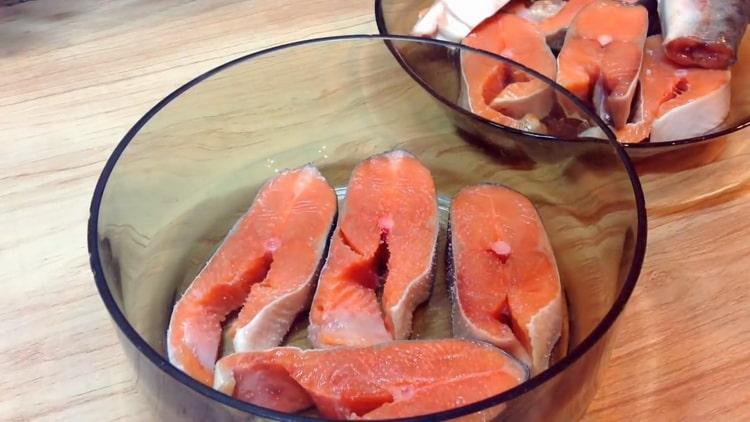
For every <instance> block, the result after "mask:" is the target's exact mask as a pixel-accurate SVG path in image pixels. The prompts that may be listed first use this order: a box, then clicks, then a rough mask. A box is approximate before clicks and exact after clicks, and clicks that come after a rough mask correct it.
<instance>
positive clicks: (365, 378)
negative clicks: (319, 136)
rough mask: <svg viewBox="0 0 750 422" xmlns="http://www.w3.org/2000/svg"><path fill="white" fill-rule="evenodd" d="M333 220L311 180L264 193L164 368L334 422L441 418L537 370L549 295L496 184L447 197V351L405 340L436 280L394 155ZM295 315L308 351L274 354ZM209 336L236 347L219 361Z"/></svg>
mask: <svg viewBox="0 0 750 422" xmlns="http://www.w3.org/2000/svg"><path fill="white" fill-rule="evenodd" d="M336 213H337V197H336V193H335V191H334V190H333V189H332V188H331V187H330V185H329V184H328V183H327V181H326V179H325V178H324V177H323V176H322V175H321V173H320V172H319V171H318V170H317V169H316V168H315V167H313V166H311V165H308V166H305V167H302V168H299V169H295V170H289V171H285V172H283V173H281V174H279V175H278V176H276V177H274V178H272V179H271V180H270V181H268V182H267V183H266V184H265V185H264V186H263V187H262V188H261V189H260V192H259V193H258V194H257V196H256V198H255V200H254V202H253V204H252V206H251V207H250V209H249V210H248V211H247V213H246V214H245V215H244V216H242V217H241V218H240V220H239V221H238V222H237V223H236V225H235V227H234V228H233V229H232V230H231V231H230V233H229V234H228V235H227V237H226V239H225V240H224V242H223V243H222V244H221V245H220V246H219V248H218V250H217V251H216V252H215V253H214V255H213V256H212V257H211V259H210V260H209V262H208V263H207V264H206V266H205V267H204V268H203V270H202V271H201V272H200V274H198V276H197V277H196V279H195V280H194V281H193V282H192V284H191V285H190V286H189V288H188V289H187V291H186V292H185V293H184V294H183V295H182V297H181V298H180V299H179V300H178V301H177V303H176V304H175V307H174V310H173V312H172V316H171V321H170V324H169V330H168V333H167V350H168V355H169V360H170V362H171V363H172V364H174V365H175V366H177V367H178V368H180V369H182V370H183V371H185V372H186V373H187V374H189V375H191V376H192V377H194V378H195V379H197V380H199V381H201V382H203V383H204V384H207V385H213V387H214V388H216V389H218V390H220V391H222V392H224V393H226V394H229V395H232V396H234V397H236V398H238V399H240V400H244V401H247V402H249V403H252V404H256V405H259V406H264V407H267V408H271V409H275V410H278V411H283V412H297V411H301V410H304V409H307V408H309V407H312V406H314V407H315V408H316V409H317V410H318V411H319V412H320V414H321V415H323V416H325V417H330V418H336V419H358V418H364V419H382V418H397V417H409V416H416V415H421V414H428V413H434V412H438V411H443V410H449V409H452V408H454V407H459V406H461V405H465V404H470V403H473V402H476V401H479V400H482V399H485V398H487V397H491V396H493V395H497V394H500V393H502V392H503V391H506V390H508V389H510V388H512V387H515V386H517V385H518V384H520V383H522V382H523V381H525V380H526V379H527V378H528V377H529V375H533V374H536V373H539V372H540V371H542V370H544V369H546V368H547V366H548V365H549V360H550V355H551V352H552V349H553V347H554V346H555V344H556V343H557V341H558V338H559V337H560V334H561V329H562V315H563V310H562V302H563V301H562V287H561V284H560V279H559V275H558V271H557V266H556V263H555V258H554V255H553V252H552V248H551V247H550V244H549V240H548V239H547V235H546V232H545V231H544V228H543V226H542V222H541V219H540V217H539V215H538V213H537V211H536V209H535V208H534V206H533V205H532V203H531V202H530V201H529V200H528V199H527V198H526V197H524V196H523V195H521V194H519V193H517V192H515V191H512V190H510V189H508V188H505V187H502V186H498V185H478V186H470V187H466V188H464V189H463V190H461V191H460V192H459V193H457V194H456V196H455V197H454V199H453V201H452V206H451V210H450V228H449V229H448V243H449V245H450V246H449V247H448V254H447V260H448V265H447V266H448V267H449V268H450V270H449V274H448V275H449V277H450V292H451V297H452V301H453V306H452V309H453V312H452V317H453V334H454V335H455V336H456V337H458V338H446V339H439V340H410V337H411V335H412V316H413V314H414V312H415V310H416V308H417V307H418V306H420V305H421V304H423V303H424V302H425V301H427V299H428V298H429V296H430V293H431V291H432V289H433V284H434V276H435V271H434V269H435V260H436V251H437V244H438V235H439V232H440V222H439V211H438V206H437V193H436V189H435V184H434V181H433V178H432V175H431V173H430V170H429V169H428V168H427V167H426V166H425V165H424V164H422V162H421V161H420V160H419V159H417V157H415V156H414V155H412V154H411V153H408V152H405V151H391V152H388V153H384V154H379V155H375V156H372V157H370V158H368V159H367V160H365V161H363V162H361V163H359V164H358V165H357V166H356V167H355V168H354V170H353V172H352V175H351V178H350V180H349V184H348V186H347V189H346V198H345V201H344V202H343V205H342V206H341V208H340V210H339V211H338V217H336ZM334 220H337V221H336V223H335V228H333V229H332V226H333V225H334ZM331 233H332V234H331ZM326 249H327V250H328V251H327V253H326V252H325V251H326ZM326 255H327V256H326ZM324 257H325V259H324ZM318 273H319V277H318ZM308 307H309V309H310V311H309V315H308V319H309V327H308V334H309V338H310V341H311V343H312V345H313V346H314V347H315V349H312V350H302V349H299V348H294V347H277V346H279V345H280V344H282V343H283V341H284V337H285V336H286V335H287V333H288V331H289V330H290V327H291V326H292V324H293V323H294V321H295V319H296V318H297V317H298V316H299V315H300V314H302V315H304V311H305V310H307V309H308ZM232 313H237V317H236V318H235V319H234V320H233V321H232V322H230V321H231V318H230V315H231V314H232ZM223 333H226V334H228V335H229V336H230V337H231V338H232V340H233V347H234V353H231V354H229V355H227V356H225V357H221V356H222V355H225V353H224V352H223V351H222V350H221V347H220V343H221V338H222V335H223ZM217 360H218V361H217ZM500 411H502V407H495V408H494V409H490V410H487V411H486V414H484V415H483V417H488V418H489V417H492V416H494V415H497V413H498V412H500Z"/></svg>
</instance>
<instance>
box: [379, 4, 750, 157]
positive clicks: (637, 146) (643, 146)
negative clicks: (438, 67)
mask: <svg viewBox="0 0 750 422" xmlns="http://www.w3.org/2000/svg"><path fill="white" fill-rule="evenodd" d="M383 1H384V0H375V24H376V25H377V27H378V33H380V35H384V36H399V35H393V34H390V33H389V32H388V25H387V24H386V22H385V16H384V15H383ZM448 43H450V44H456V43H451V42H448ZM391 52H392V53H393V54H394V55H395V56H396V59H397V60H398V61H399V63H401V66H402V67H403V68H404V70H405V71H406V72H408V73H409V74H411V75H412V77H414V78H415V79H419V78H418V77H417V76H416V75H414V74H413V73H412V72H411V71H410V70H409V69H408V66H407V64H406V63H404V62H403V61H402V60H401V58H400V57H398V56H397V55H396V53H395V52H394V51H393V50H391ZM514 63H515V62H514ZM516 65H517V66H519V67H521V68H523V69H524V70H525V71H530V72H529V73H532V74H534V76H536V77H539V78H540V79H545V80H547V79H548V78H547V77H545V76H544V75H540V74H538V73H537V72H535V71H532V70H531V69H529V68H527V67H526V66H524V65H521V64H519V63H516ZM418 82H419V83H420V84H421V85H422V87H423V88H425V89H427V90H428V91H429V92H430V93H431V94H433V95H435V96H437V97H439V98H440V100H441V101H443V102H444V103H448V102H447V101H446V100H444V99H442V98H441V97H440V96H439V95H437V94H435V93H434V91H433V90H432V89H431V88H430V87H429V86H428V85H427V84H426V83H424V82H423V81H421V80H418ZM560 89H563V90H565V88H562V87H560ZM565 91H566V92H568V91H567V90H565ZM576 100H578V98H577V97H576ZM576 103H577V104H576V105H578V106H579V107H584V108H586V109H588V106H586V105H584V104H583V102H581V101H576ZM448 106H449V107H451V108H454V109H457V110H462V109H461V108H460V107H457V106H455V105H451V104H448ZM464 114H467V113H464ZM471 116H472V118H475V119H478V120H481V121H483V122H484V123H486V124H490V125H492V126H497V127H500V128H502V129H506V130H514V131H518V130H517V129H513V128H510V127H508V126H505V125H502V124H500V123H496V122H493V121H491V120H488V119H485V118H484V117H481V116H478V115H476V114H471ZM597 118H598V117H597ZM746 127H750V117H748V118H746V119H744V120H743V121H741V122H740V123H738V124H736V125H734V126H732V127H728V128H725V129H722V130H717V131H716V132H709V133H704V134H703V135H698V136H693V137H690V138H683V139H675V140H673V141H665V142H622V143H620V144H621V145H622V146H623V147H624V148H625V149H626V150H629V149H634V150H651V149H653V150H658V149H665V148H668V147H674V146H684V145H693V144H700V143H703V142H708V141H712V140H716V139H718V138H721V137H723V136H727V135H731V134H732V133H735V132H739V131H741V130H743V129H745V128H746ZM518 132H521V133H523V134H524V135H525V136H528V137H532V138H538V139H540V140H541V139H544V140H552V141H558V142H561V141H563V142H564V141H567V140H565V139H561V138H558V137H555V136H550V135H541V134H535V133H533V132H525V131H518Z"/></svg>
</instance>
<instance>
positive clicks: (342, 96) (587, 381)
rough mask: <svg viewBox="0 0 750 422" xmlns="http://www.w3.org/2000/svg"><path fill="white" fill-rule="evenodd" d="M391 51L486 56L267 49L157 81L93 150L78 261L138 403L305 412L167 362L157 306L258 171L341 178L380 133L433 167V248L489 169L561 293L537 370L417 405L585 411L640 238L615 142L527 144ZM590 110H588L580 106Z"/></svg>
mask: <svg viewBox="0 0 750 422" xmlns="http://www.w3.org/2000/svg"><path fill="white" fill-rule="evenodd" d="M391 49H397V50H400V51H410V52H411V53H414V54H418V55H422V56H423V57H433V56H440V55H445V54H447V53H448V52H449V50H451V51H453V50H455V49H459V50H460V51H461V53H462V54H467V55H477V57H482V58H483V59H485V60H503V59H500V58H498V57H497V56H492V55H490V54H487V53H483V52H479V51H476V50H472V49H469V48H464V47H459V46H455V45H450V44H445V43H441V42H437V41H430V40H422V39H417V38H408V37H382V36H367V35H361V36H344V37H334V38H324V39H317V40H309V41H302V42H297V43H292V44H287V45H284V46H280V47H274V48H270V49H268V50H264V51H261V52H258V53H253V54H250V55H247V56H245V57H242V58H239V59H237V60H234V61H231V62H229V63H227V64H225V65H222V66H219V67H218V68H216V69H213V70H211V71H209V72H207V73H205V74H203V75H201V76H199V77H197V78H195V79H193V80H192V81H190V82H188V83H187V84H185V85H184V86H182V87H181V88H179V89H177V90H176V91H175V92H173V93H171V94H170V95H169V96H167V97H166V98H165V99H164V100H162V101H161V102H159V103H158V104H157V105H156V106H155V107H154V108H152V109H151V110H150V111H149V112H148V113H146V115H145V116H143V117H142V118H141V119H140V120H139V121H138V122H137V123H136V124H135V126H133V128H132V129H131V130H130V131H129V132H128V133H127V134H126V136H125V137H124V139H123V140H122V141H121V142H120V143H119V144H118V146H117V147H116V149H115V150H114V152H113V154H112V156H111V157H110V158H109V160H108V161H107V163H106V166H105V168H104V170H103V172H102V174H101V177H100V178H99V181H98V183H97V186H96V190H95V192H94V197H93V200H92V203H91V216H90V220H89V231H88V240H89V252H90V256H91V267H92V269H93V273H94V278H95V280H96V285H97V288H98V290H99V293H100V295H101V298H102V300H103V301H104V304H105V306H106V308H107V309H108V311H109V312H110V315H111V316H112V318H113V320H114V322H115V326H116V329H117V331H118V333H119V334H120V337H121V342H122V344H123V347H124V349H125V351H126V354H127V356H128V357H129V359H130V360H131V361H132V363H133V365H134V367H135V370H136V371H137V374H138V378H137V379H138V384H139V385H138V387H139V388H138V391H139V392H141V393H142V394H143V395H144V396H145V397H146V398H147V399H148V400H151V401H152V402H153V404H154V406H153V409H154V417H155V418H156V419H158V420H247V419H251V418H254V417H259V418H261V417H262V418H269V419H279V420H312V419H315V417H316V416H315V414H314V413H305V414H303V415H299V414H296V415H289V414H283V413H279V412H275V411H272V410H269V409H264V408H261V407H258V406H254V405H252V404H248V403H244V402H241V401H238V400H235V399H233V398H232V397H230V396H227V395H224V394H222V393H219V392H217V391H215V390H213V389H211V388H209V387H206V386H204V385H203V384H201V383H199V382H198V381H196V380H194V379H192V378H190V377H189V376H187V375H186V374H185V373H183V372H181V371H180V370H179V369H177V368H176V367H174V366H172V365H171V364H170V363H169V362H168V360H167V359H166V357H165V356H166V355H165V346H164V344H165V334H166V329H167V324H168V321H169V316H170V311H171V308H172V305H173V304H174V302H175V299H176V298H177V297H179V295H180V294H181V292H182V291H183V290H184V288H185V287H186V285H187V283H189V282H190V281H191V280H192V278H193V277H194V276H195V274H196V273H197V271H198V270H199V269H200V268H201V267H202V265H203V264H204V263H205V262H206V260H207V258H208V257H209V256H210V255H211V253H212V251H213V250H214V249H215V247H216V246H217V245H218V244H219V242H220V241H221V239H222V238H223V237H224V236H225V234H226V233H227V231H228V230H229V228H230V227H231V225H232V224H233V222H234V221H235V220H236V219H237V218H238V217H239V216H240V215H241V214H242V213H243V212H244V210H246V208H247V207H248V206H249V204H250V203H251V202H252V199H253V196H254V194H255V192H256V191H257V190H258V188H259V187H260V185H261V184H262V183H263V181H264V180H266V179H267V178H269V177H271V176H273V175H274V174H276V172H278V171H279V170H281V169H284V168H291V167H297V166H301V165H304V164H306V163H308V162H312V163H314V164H315V165H317V166H318V168H320V170H321V172H322V173H323V174H324V175H325V177H326V178H327V179H328V181H329V182H330V183H331V184H332V185H333V186H335V187H336V188H341V187H344V186H345V185H346V183H347V180H348V177H349V173H350V171H351V170H352V168H353V167H354V166H355V165H356V164H357V163H358V162H359V161H360V160H362V159H364V158H366V157H368V156H370V155H373V154H377V153H380V152H383V151H387V150H391V149H396V148H402V149H406V150H409V151H411V152H413V153H414V154H416V155H417V156H418V157H419V158H420V159H421V160H422V161H423V163H425V165H426V166H427V167H429V168H430V169H431V171H432V173H433V176H434V179H435V183H436V187H437V189H438V192H439V195H440V208H441V223H442V224H443V231H442V233H441V241H440V246H441V248H444V243H445V242H444V236H445V232H444V229H445V227H444V225H445V223H446V219H447V206H448V205H449V202H450V198H451V196H452V195H453V194H454V193H456V192H457V191H458V190H459V189H460V188H461V187H463V186H465V185H468V184H474V183H479V182H496V183H502V184H505V185H507V186H509V187H511V188H513V189H516V190H517V191H519V192H522V193H524V194H525V195H527V196H528V197H530V198H531V200H532V201H533V202H534V203H535V205H536V206H537V208H538V210H539V212H540V214H541V216H542V218H543V220H544V222H545V225H546V228H547V230H548V233H549V237H550V240H551V243H552V246H553V249H554V251H555V254H556V258H557V262H558V266H559V270H560V275H561V280H562V283H563V289H564V292H565V298H566V301H567V318H566V324H565V330H564V334H563V338H562V339H561V341H560V342H559V344H558V345H557V348H556V351H555V355H554V358H553V362H552V365H551V366H550V368H549V369H548V370H546V371H544V372H542V373H540V374H539V375H537V376H535V377H533V378H532V379H530V380H529V381H527V382H525V383H524V384H522V385H520V386H518V387H516V388H513V389H511V390H508V391H506V392H504V393H502V394H500V395H497V396H494V397H489V398H487V399H486V400H483V401H481V402H479V403H473V404H469V405H467V406H463V407H460V408H455V409H451V410H449V411H445V412H441V413H437V414H433V415H426V416H425V417H424V418H423V419H425V420H428V419H429V420H435V419H447V418H455V417H459V416H464V415H470V414H474V413H477V412H483V411H487V410H489V409H492V408H493V407H496V408H497V407H500V406H502V407H504V408H505V411H504V412H503V413H502V414H501V418H510V419H514V420H519V419H524V420H526V419H528V420H537V419H544V420H571V419H572V418H578V417H580V416H581V415H582V414H583V412H584V411H585V409H586V406H587V405H588V403H589V401H590V400H591V398H592V396H593V394H594V391H595V389H596V386H597V383H598V379H599V370H600V368H601V367H602V366H603V365H605V364H606V360H607V359H608V350H609V348H610V344H611V339H612V335H613V333H614V332H615V325H616V324H615V322H616V320H617V318H618V316H619V315H620V313H621V312H622V310H623V307H624V306H625V304H626V302H627V301H628V298H629V297H630V295H631V292H632V291H633V288H634V286H635V284H636V280H637V278H638V275H639V272H640V269H641V263H642V260H643V256H644V252H645V245H646V215H645V209H644V203H643V196H642V192H641V188H640V185H639V182H638V179H637V177H636V175H635V172H634V170H633V168H632V166H631V164H630V162H629V160H628V158H627V156H626V154H625V153H624V150H623V149H622V147H621V146H620V145H618V144H617V143H616V142H615V141H614V140H613V139H612V138H610V139H607V140H606V141H602V140H592V139H588V140H576V141H569V142H568V141H542V142H540V141H539V139H537V138H536V137H533V136H530V135H528V134H524V133H522V132H517V131H506V130H499V129H498V128H497V127H494V126H488V127H483V126H482V124H481V122H479V123H477V122H476V121H475V120H474V119H469V118H468V116H470V113H468V112H467V111H466V110H461V113H457V112H455V108H451V109H450V112H449V108H448V107H447V106H446V105H445V104H443V103H441V102H439V101H435V100H434V98H435V97H434V96H433V95H432V94H428V93H427V92H426V91H425V90H424V89H423V88H422V87H421V86H420V85H419V84H418V83H417V82H416V81H415V80H414V79H413V78H411V77H410V76H408V75H407V74H406V73H405V72H403V69H402V68H401V66H400V64H399V63H398V62H397V60H395V58H394V56H393V54H392V52H391ZM504 62H505V63H506V65H509V66H515V67H516V68H517V70H518V71H525V70H524V69H523V68H521V67H518V66H517V65H515V64H513V63H512V62H510V61H507V60H504ZM440 71H441V72H450V70H449V69H444V68H441V69H440ZM452 71H453V72H454V74H455V73H456V71H457V70H456V69H453V70H452ZM442 76H446V73H443V74H442ZM454 76H455V75H454ZM528 76H529V78H534V77H536V76H535V75H534V74H533V73H529V75H528ZM544 82H545V83H548V84H550V85H549V86H550V87H551V89H556V90H559V87H557V86H555V85H554V84H552V83H551V82H550V81H546V80H545V81H544ZM561 92H562V91H561ZM438 94H440V93H438ZM582 112H583V113H585V111H582ZM457 116H458V117H457ZM463 118H466V119H463ZM590 123H591V125H594V126H595V125H600V126H601V125H602V123H601V121H599V120H598V119H597V118H595V117H594V116H591V119H590ZM605 133H606V131H605ZM480 135H481V136H480ZM609 135H610V136H611V133H609ZM488 136H489V137H491V138H492V142H487V139H486V137H488ZM338 191H339V192H340V193H342V194H343V190H341V189H338ZM439 256H443V255H442V254H439ZM439 261H441V260H439ZM437 273H438V276H437V279H436V284H435V288H434V290H433V293H432V296H431V298H430V300H429V303H428V304H427V305H426V306H425V307H423V308H421V309H420V310H418V312H417V315H416V316H415V324H414V327H415V334H414V337H416V338H441V337H450V336H451V332H450V312H449V305H448V297H447V291H446V286H445V280H444V276H443V274H444V267H443V263H442V262H440V264H439V268H438V272H437ZM304 333H305V323H304V319H303V320H302V322H301V323H300V324H298V325H297V326H296V327H295V328H294V329H293V332H292V333H291V334H290V335H289V339H288V342H289V343H291V344H297V345H302V346H304V341H299V339H302V338H304ZM506 406H507V407H506Z"/></svg>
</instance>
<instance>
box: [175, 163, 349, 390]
mask: <svg viewBox="0 0 750 422" xmlns="http://www.w3.org/2000/svg"><path fill="white" fill-rule="evenodd" d="M336 207H337V200H336V194H335V192H334V191H333V189H332V188H331V187H330V186H329V184H328V183H327V182H326V180H325V179H324V178H323V176H322V175H321V174H320V173H319V172H318V170H317V169H316V168H315V167H313V166H305V167H302V168H299V169H296V170H289V171H285V172H283V173H281V174H280V175H278V176H276V177H274V178H273V179H271V180H270V181H268V182H267V183H266V184H265V185H264V186H263V187H262V188H261V189H260V191H259V192H258V194H257V196H256V197H255V200H254V201H253V204H252V205H251V207H250V209H249V210H248V211H247V213H245V215H244V216H242V217H241V218H240V219H239V221H238V222H237V223H236V224H235V226H234V227H233V228H232V230H231V231H230V232H229V234H228V235H227V237H226V238H225V239H224V241H223V243H222V244H221V245H220V246H219V248H218V249H217V250H216V252H215V253H214V254H213V256H212V257H211V259H210V260H209V261H208V263H207V264H206V266H205V267H204V268H203V269H202V270H201V272H200V273H199V274H198V276H197V277H196V278H195V280H193V282H192V283H191V284H190V286H189V287H188V289H187V290H186V291H185V293H184V294H183V295H182V297H181V298H180V299H179V300H178V301H177V303H176V304H175V307H174V310H173V312H172V317H171V321H170V323H169V329H168V332H167V352H168V355H169V361H170V362H171V363H172V364H173V365H175V366H177V367H178V368H180V369H181V370H183V371H185V372H186V373H187V374H189V375H190V376H192V377H193V378H195V379H197V380H199V381H201V382H202V383H204V384H206V385H211V383H212V382H213V370H214V363H215V362H216V359H217V356H218V354H219V345H220V342H221V336H222V324H223V323H224V321H225V319H226V318H227V316H228V315H229V314H230V313H232V312H234V311H236V310H238V309H240V308H242V310H241V311H240V313H239V315H238V318H237V322H236V323H235V325H234V328H235V336H234V346H235V349H236V350H240V351H243V350H255V349H260V348H266V347H272V346H276V345H278V344H279V343H280V342H281V341H282V339H283V337H284V335H285V334H286V333H287V331H288V330H289V327H290V325H291V324H292V322H293V320H294V318H295V317H296V315H297V314H298V313H300V312H302V311H303V310H304V309H305V308H306V307H307V306H308V305H309V303H310V299H311V296H312V293H313V290H314V283H315V279H316V274H317V272H318V269H319V267H320V264H321V261H322V257H323V255H324V253H325V247H326V243H327V239H328V235H329V234H330V231H331V227H332V225H333V219H334V218H335V215H336ZM243 305H244V306H243Z"/></svg>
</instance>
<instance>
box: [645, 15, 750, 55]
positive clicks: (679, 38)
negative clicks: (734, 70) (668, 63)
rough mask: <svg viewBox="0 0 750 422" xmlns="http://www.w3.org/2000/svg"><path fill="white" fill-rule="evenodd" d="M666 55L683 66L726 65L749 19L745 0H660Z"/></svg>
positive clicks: (735, 51)
mask: <svg viewBox="0 0 750 422" xmlns="http://www.w3.org/2000/svg"><path fill="white" fill-rule="evenodd" d="M659 16H660V20H661V28H662V32H663V34H664V49H665V51H666V54H667V57H669V58H670V59H671V60H672V61H674V62H675V63H677V64H680V65H682V66H699V67H703V68H706V69H726V68H727V67H729V66H731V65H732V64H733V63H734V62H735V61H736V60H737V47H738V45H739V43H740V41H741V40H742V36H743V34H744V33H745V30H746V28H747V24H748V20H750V1H748V0H659Z"/></svg>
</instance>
